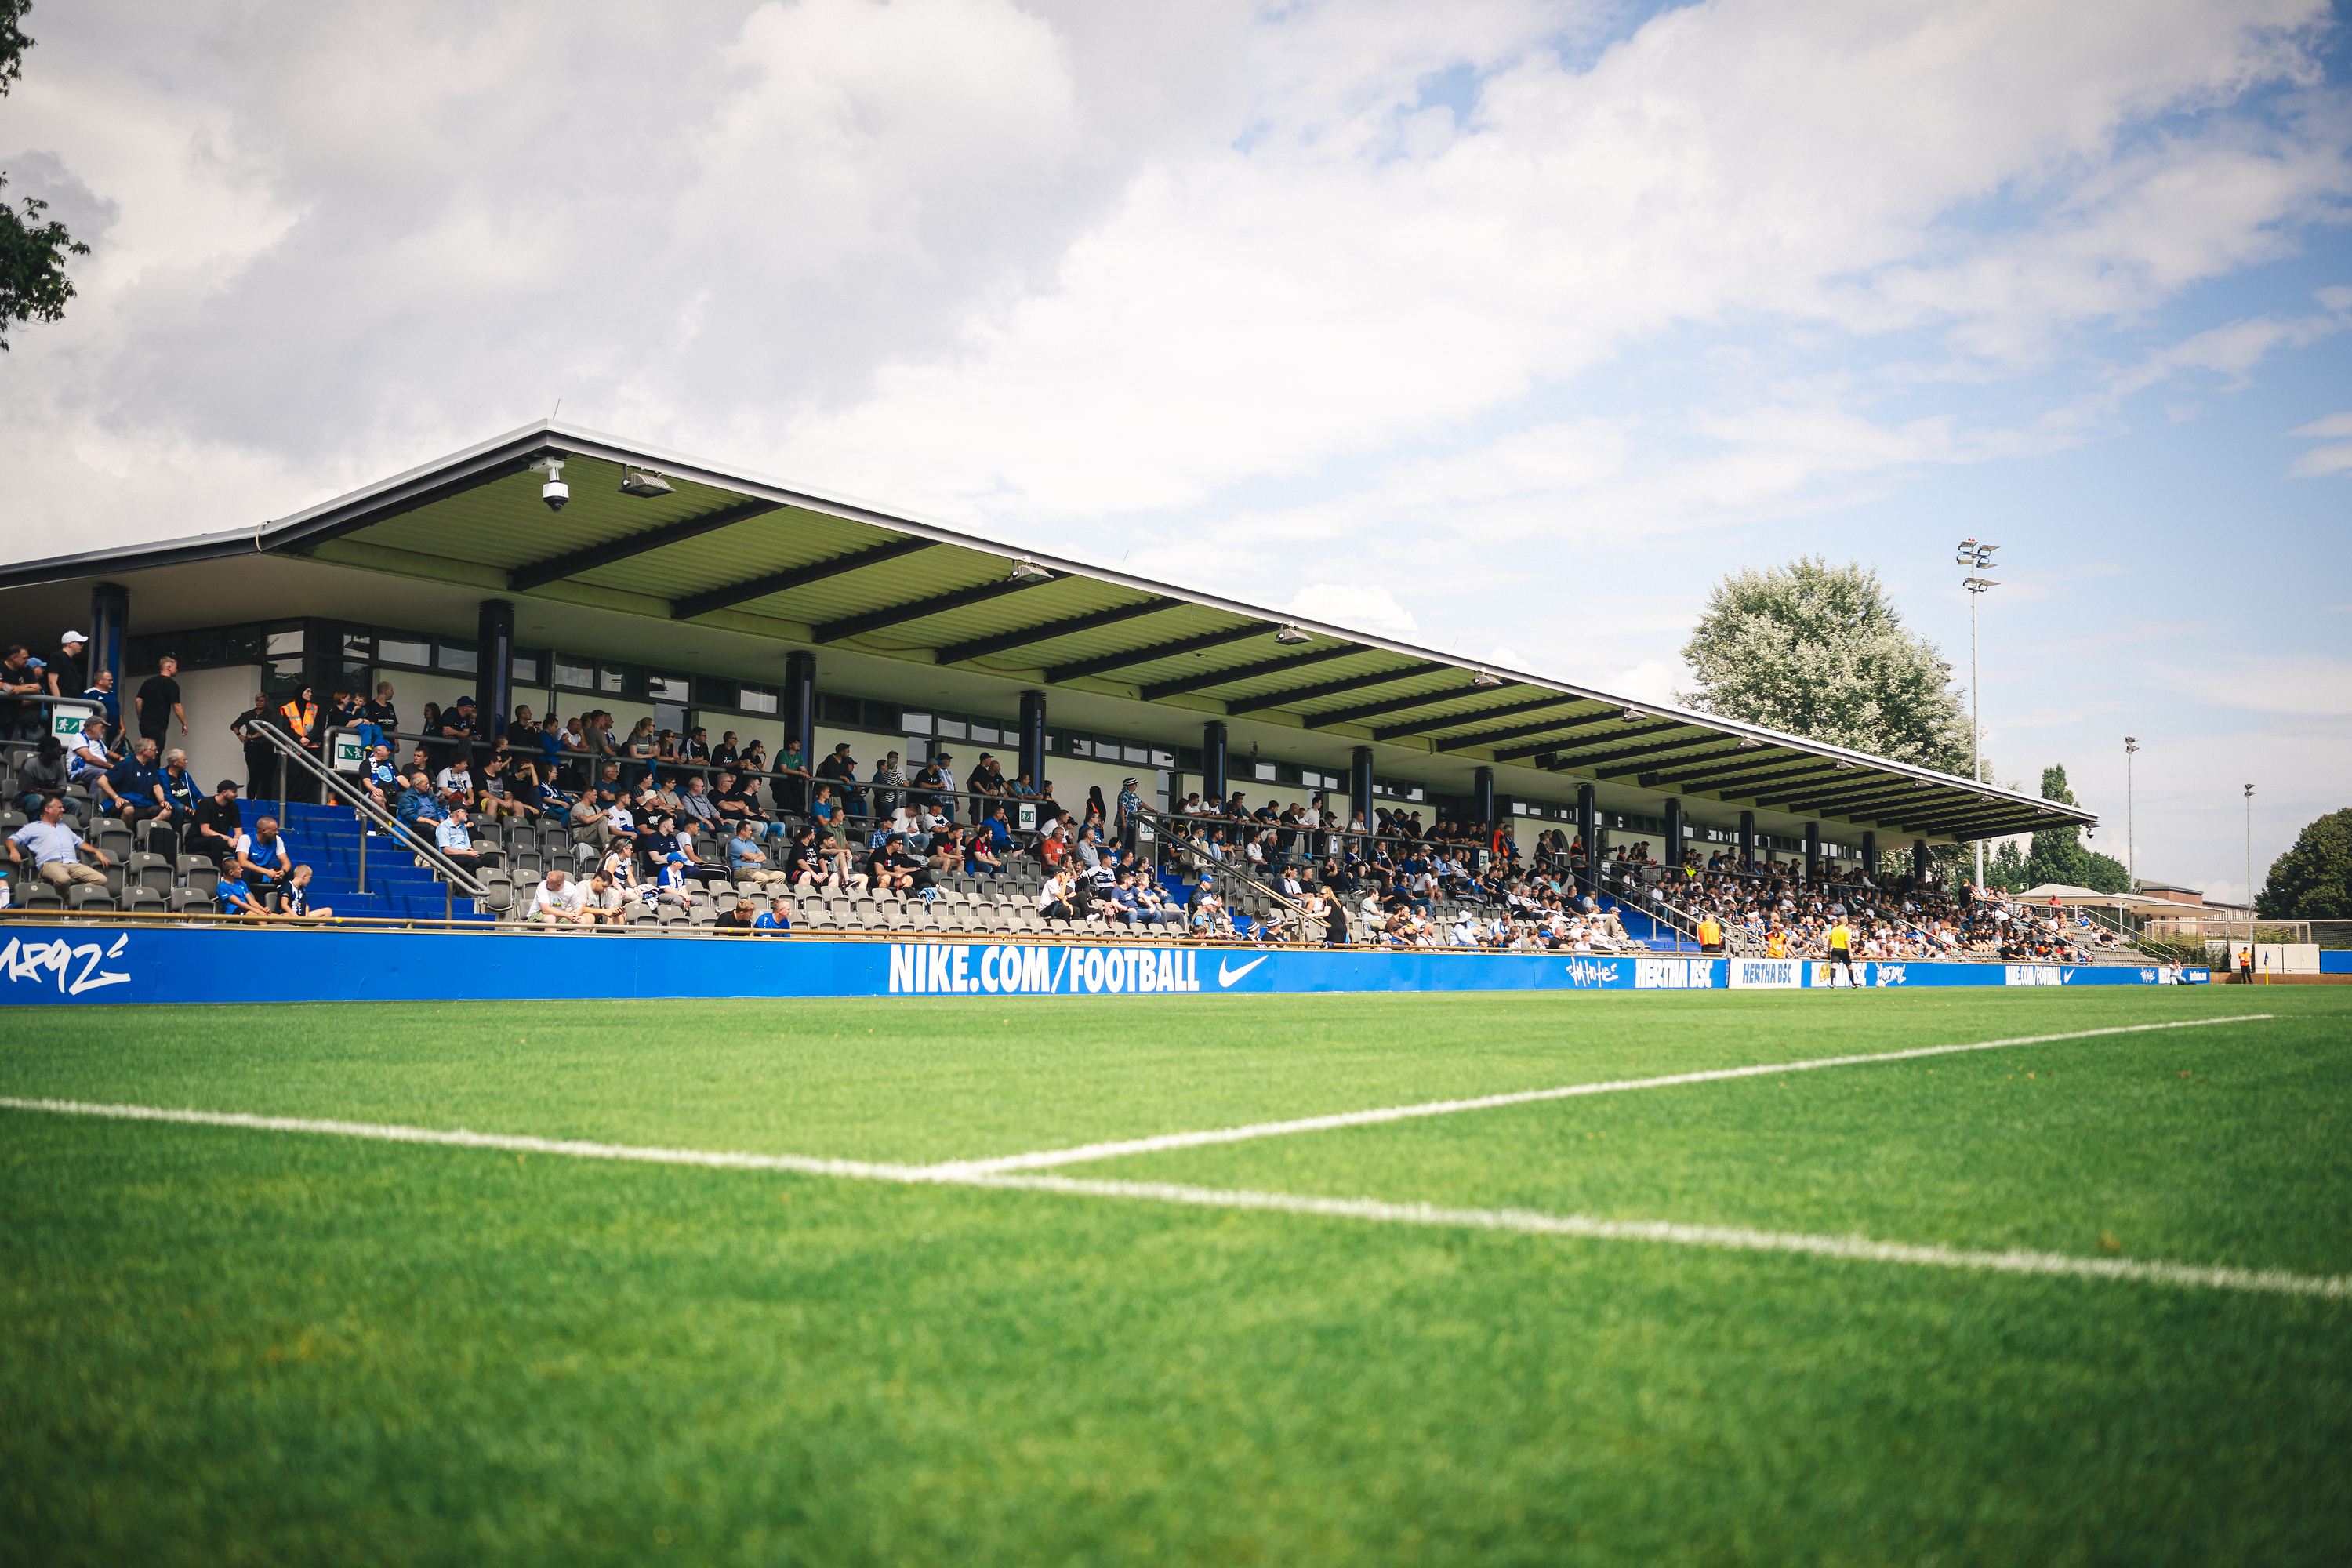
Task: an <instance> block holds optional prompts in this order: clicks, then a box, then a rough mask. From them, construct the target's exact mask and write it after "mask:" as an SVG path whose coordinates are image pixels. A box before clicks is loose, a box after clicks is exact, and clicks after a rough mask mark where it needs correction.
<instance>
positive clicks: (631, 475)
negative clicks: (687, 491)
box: [621, 467, 677, 500]
mask: <svg viewBox="0 0 2352 1568" xmlns="http://www.w3.org/2000/svg"><path fill="white" fill-rule="evenodd" d="M621 493H622V494H623V495H625V496H635V497H637V498H638V499H640V500H652V499H653V498H654V497H655V496H666V495H674V494H676V493H677V492H676V491H674V490H672V489H670V482H669V481H668V480H667V479H663V478H662V477H661V476H660V475H659V474H656V473H649V472H647V471H646V469H644V468H627V467H624V468H622V469H621Z"/></svg>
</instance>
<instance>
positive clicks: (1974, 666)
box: [1956, 539, 2000, 888]
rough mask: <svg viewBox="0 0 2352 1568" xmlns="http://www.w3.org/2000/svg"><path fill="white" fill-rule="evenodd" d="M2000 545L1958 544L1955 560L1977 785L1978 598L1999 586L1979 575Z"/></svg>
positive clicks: (1980, 701)
mask: <svg viewBox="0 0 2352 1568" xmlns="http://www.w3.org/2000/svg"><path fill="white" fill-rule="evenodd" d="M1998 549H2000V545H1998V544H1982V543H1979V542H1977V541H1976V540H1973V539H1963V540H1961V541H1960V548H1959V553H1958V556H1957V557H1956V560H1957V563H1958V564H1959V565H1962V566H1967V567H1971V568H1973V570H1972V571H1970V573H1969V575H1967V576H1965V577H1963V578H1961V579H1960V586H1961V587H1963V588H1966V589H1967V590H1968V591H1969V773H1971V774H1973V775H1974V777H1975V779H1976V781H1977V783H1979V784H1982V783H1984V688H1983V681H1982V678H1981V676H1980V675H1979V669H1978V659H1977V596H1978V595H1980V594H1982V593H1983V592H1984V591H1985V590H1986V589H1987V588H1998V587H2000V584H1998V583H1996V582H1994V581H1993V580H1992V579H1991V578H1990V577H1983V576H1979V575H1978V574H1979V573H1981V572H1982V571H1983V570H1984V569H1985V568H1986V567H1988V566H1990V565H1991V564H1992V552H1994V551H1996V550H1998ZM1976 850H1977V886H1978V887H1979V888H1981V887H1983V886H1984V840H1983V839H1981V838H1979V839H1978V840H1977V841H1976Z"/></svg>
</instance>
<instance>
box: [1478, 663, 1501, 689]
mask: <svg viewBox="0 0 2352 1568" xmlns="http://www.w3.org/2000/svg"><path fill="white" fill-rule="evenodd" d="M1502 684H1503V678H1502V677H1501V676H1498V675H1489V674H1487V673H1486V666H1484V665H1481V666H1479V667H1478V668H1476V669H1474V670H1472V671H1471V672H1470V688H1471V689H1472V690H1474V691H1488V690H1492V689H1494V688H1496V687H1497V686H1500V685H1502Z"/></svg>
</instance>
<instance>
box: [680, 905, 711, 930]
mask: <svg viewBox="0 0 2352 1568" xmlns="http://www.w3.org/2000/svg"><path fill="white" fill-rule="evenodd" d="M673 907H675V906H673ZM718 920H719V911H718V910H715V909H713V908H711V907H710V905H709V904H708V903H699V904H697V905H695V906H694V908H693V909H691V910H688V911H687V916H686V921H687V923H688V925H698V926H707V925H712V924H715V923H717V921H718Z"/></svg>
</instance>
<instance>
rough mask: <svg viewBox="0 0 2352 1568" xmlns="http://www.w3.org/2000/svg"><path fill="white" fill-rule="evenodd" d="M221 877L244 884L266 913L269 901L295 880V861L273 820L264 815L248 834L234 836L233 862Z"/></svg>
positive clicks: (272, 817) (276, 820)
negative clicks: (234, 855) (234, 858)
mask: <svg viewBox="0 0 2352 1568" xmlns="http://www.w3.org/2000/svg"><path fill="white" fill-rule="evenodd" d="M223 875H224V878H225V880H224V882H223V886H226V879H229V878H233V879H235V880H236V881H238V882H241V883H243V884H244V885H245V887H246V888H247V889H248V892H249V896H250V897H251V898H252V899H253V900H254V902H255V903H256V904H258V905H261V906H264V908H263V912H264V913H267V912H268V909H267V906H268V902H269V900H271V899H273V898H275V897H276V896H277V895H278V891H279V890H280V889H283V888H284V887H285V886H286V884H287V883H288V882H289V881H291V880H292V879H293V877H294V860H293V858H292V857H291V856H289V855H288V854H287V853H286V840H285V838H284V837H283V836H282V835H280V834H279V833H278V819H277V818H276V817H274V816H265V817H263V818H261V819H260V820H259V821H257V822H256V823H255V824H254V825H253V831H252V832H251V833H240V834H238V835H237V838H236V860H235V862H233V863H232V864H231V865H229V866H227V867H226V868H223ZM223 907H224V908H226V905H224V906H223Z"/></svg>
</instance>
